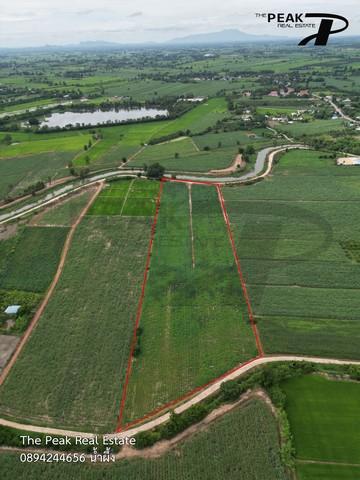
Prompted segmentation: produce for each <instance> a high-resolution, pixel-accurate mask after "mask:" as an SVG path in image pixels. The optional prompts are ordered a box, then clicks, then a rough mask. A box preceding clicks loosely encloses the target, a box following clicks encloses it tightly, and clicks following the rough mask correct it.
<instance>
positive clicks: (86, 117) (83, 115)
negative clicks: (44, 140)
mask: <svg viewBox="0 0 360 480" xmlns="http://www.w3.org/2000/svg"><path fill="white" fill-rule="evenodd" d="M168 115H169V112H168V111H167V110H158V109H157V108H136V109H131V110H125V109H119V110H109V111H102V110H95V111H94V112H62V113H52V114H51V115H50V116H48V117H46V118H45V120H44V121H43V122H42V123H41V124H40V127H43V126H45V125H47V126H48V127H49V128H55V127H57V128H63V127H66V126H68V125H72V126H75V125H76V124H79V125H98V124H107V123H118V122H126V121H129V120H141V119H144V118H156V117H157V116H161V117H167V116H168Z"/></svg>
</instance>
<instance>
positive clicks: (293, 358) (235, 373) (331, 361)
mask: <svg viewBox="0 0 360 480" xmlns="http://www.w3.org/2000/svg"><path fill="white" fill-rule="evenodd" d="M275 362H312V363H316V364H324V365H358V366H360V361H352V360H341V359H337V358H320V357H307V356H301V355H271V356H270V355H269V356H264V357H258V358H255V359H253V360H250V361H249V362H247V363H245V364H242V365H239V366H238V367H236V368H234V369H233V370H231V371H230V372H228V373H226V374H225V375H223V376H222V377H221V378H219V379H216V380H214V382H213V383H212V384H211V385H209V386H208V387H206V388H204V389H203V390H201V391H200V392H199V393H197V394H196V395H194V396H193V397H192V398H191V399H189V400H187V401H186V402H184V403H182V404H181V405H179V406H178V407H176V408H175V409H174V411H175V413H181V412H184V411H185V410H187V409H189V408H190V407H192V406H193V405H196V404H198V403H200V402H202V401H203V400H204V399H206V398H208V397H210V396H211V395H213V394H214V393H216V392H218V391H219V389H220V386H221V384H222V383H223V382H226V381H228V380H234V379H236V378H238V377H241V376H242V375H244V374H245V373H247V372H249V371H251V370H253V369H255V368H257V367H259V366H261V365H266V364H269V363H275ZM169 419H170V413H169V412H167V413H165V414H163V415H161V416H159V417H157V418H155V419H153V420H149V421H148V422H146V423H143V424H142V425H139V426H136V427H134V428H129V429H127V430H122V431H121V432H115V433H110V434H109V435H108V436H109V437H110V438H111V437H118V438H125V437H132V436H134V435H136V434H137V433H140V432H145V431H147V430H151V429H152V428H154V427H157V426H159V425H162V424H163V423H165V422H167V421H168V420H169ZM0 425H2V426H4V427H10V428H16V429H19V430H24V431H27V432H37V433H45V434H48V435H63V436H68V437H75V436H78V435H80V436H82V437H94V436H95V434H94V433H85V432H76V431H72V430H62V429H57V428H48V427H40V426H37V425H29V424H22V423H18V422H13V421H10V420H6V419H4V418H0Z"/></svg>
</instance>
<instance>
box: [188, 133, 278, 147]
mask: <svg viewBox="0 0 360 480" xmlns="http://www.w3.org/2000/svg"><path fill="white" fill-rule="evenodd" d="M266 134H267V135H269V131H267V130H265V129H261V128H255V129H254V130H250V131H246V130H235V131H233V132H221V133H206V134H205V135H198V136H194V137H192V139H193V141H194V142H195V144H196V145H197V146H198V147H199V148H200V150H203V149H204V147H209V148H211V149H217V148H220V149H221V148H223V147H235V148H236V149H238V148H239V147H243V146H246V145H249V144H255V145H256V146H258V145H259V144H260V145H261V144H262V143H264V142H266V141H267V138H266V136H265V135H266ZM234 152H235V150H234Z"/></svg>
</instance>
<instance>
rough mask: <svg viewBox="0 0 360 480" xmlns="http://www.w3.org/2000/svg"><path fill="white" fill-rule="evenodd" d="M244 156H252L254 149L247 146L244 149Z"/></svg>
mask: <svg viewBox="0 0 360 480" xmlns="http://www.w3.org/2000/svg"><path fill="white" fill-rule="evenodd" d="M245 153H246V155H252V154H253V153H255V148H254V147H253V146H252V145H248V146H247V147H246V149H245Z"/></svg>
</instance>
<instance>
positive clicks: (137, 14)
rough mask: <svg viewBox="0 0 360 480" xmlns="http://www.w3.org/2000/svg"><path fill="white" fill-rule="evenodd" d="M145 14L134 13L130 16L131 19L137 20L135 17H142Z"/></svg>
mask: <svg viewBox="0 0 360 480" xmlns="http://www.w3.org/2000/svg"><path fill="white" fill-rule="evenodd" d="M143 15H144V14H143V12H134V13H131V14H130V15H128V17H129V18H135V17H142V16H143Z"/></svg>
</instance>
